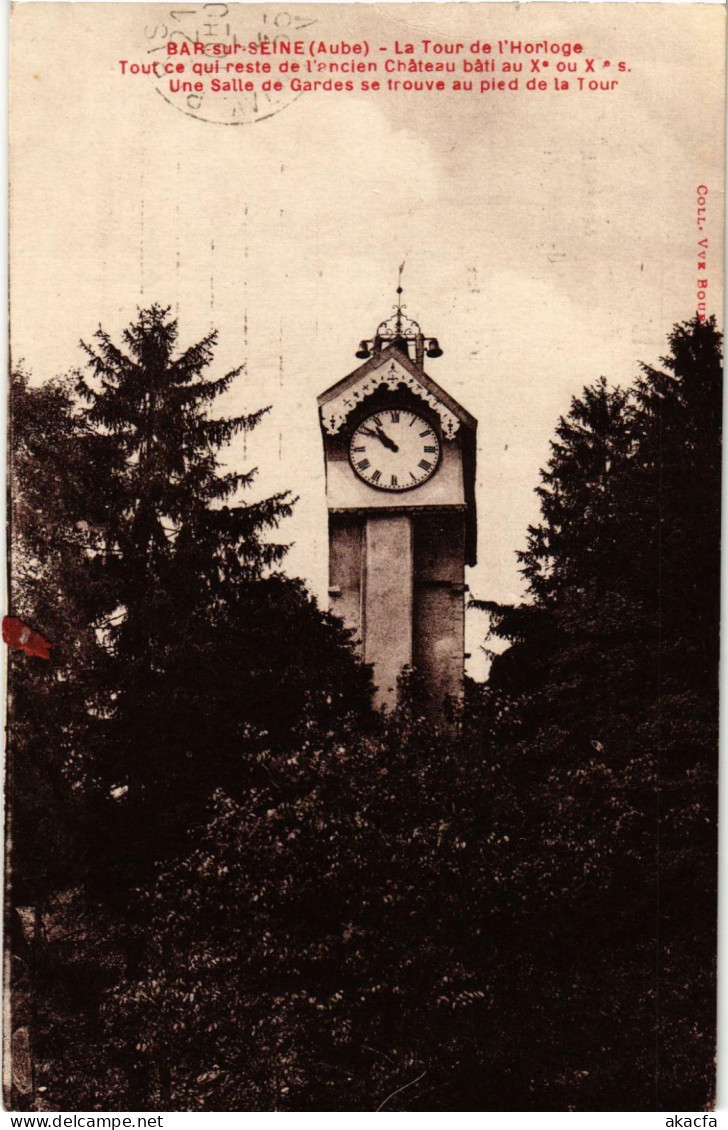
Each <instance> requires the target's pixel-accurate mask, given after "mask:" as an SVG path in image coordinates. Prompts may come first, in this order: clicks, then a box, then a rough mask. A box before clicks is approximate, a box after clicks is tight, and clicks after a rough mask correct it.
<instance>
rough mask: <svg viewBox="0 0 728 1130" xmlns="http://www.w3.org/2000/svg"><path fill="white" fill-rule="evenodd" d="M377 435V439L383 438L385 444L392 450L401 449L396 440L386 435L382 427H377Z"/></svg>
mask: <svg viewBox="0 0 728 1130" xmlns="http://www.w3.org/2000/svg"><path fill="white" fill-rule="evenodd" d="M376 435H377V439H379V440H381V442H382V443H383V444H384V446H385V447H388V448H389V450H390V451H399V447H398V446H397V444H396V443H395V442H394V440H391V439H390V438H389V436H388V435H385V434H384V432H383V431H382V429H381V428H377V431H376Z"/></svg>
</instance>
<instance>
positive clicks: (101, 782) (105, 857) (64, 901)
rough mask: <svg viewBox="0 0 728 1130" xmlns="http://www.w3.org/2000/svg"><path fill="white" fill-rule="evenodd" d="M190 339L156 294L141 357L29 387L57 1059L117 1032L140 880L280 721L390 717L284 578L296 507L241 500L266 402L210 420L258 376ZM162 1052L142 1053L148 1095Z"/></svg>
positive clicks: (33, 890) (26, 482)
mask: <svg viewBox="0 0 728 1130" xmlns="http://www.w3.org/2000/svg"><path fill="white" fill-rule="evenodd" d="M176 341H177V325H176V322H175V321H174V320H173V319H172V318H171V317H170V316H169V313H168V311H166V310H164V309H161V308H160V307H156V306H155V307H151V308H150V309H147V310H143V311H141V312H140V314H139V317H138V319H137V321H136V322H135V323H134V324H133V325H131V326H130V327H129V328H128V330H127V331H126V332H125V334H124V348H123V349H120V348H118V347H117V346H116V345H115V344H114V343H113V342H112V340H111V338H110V337H109V336H108V335H107V334H106V333H105V332H104V331H103V330H99V331H98V333H97V335H96V344H95V345H94V347H88V346H86V347H84V348H85V349H86V352H87V354H88V356H89V364H90V368H91V373H90V376H89V377H88V378H84V377H83V376H81V375H80V374H76V375H74V376H72V377H70V378H68V379H66V380H63V381H59V382H52V383H50V384H47V385H44V386H41V387H33V386H32V384H30V383H29V382H28V379H27V377H26V376H24V375H23V374H18V375H17V376H16V378H15V380H14V383H13V391H12V403H11V412H12V425H13V431H12V443H11V449H12V450H11V475H12V487H13V502H14V512H13V543H12V548H13V555H12V568H11V574H12V575H11V587H12V604H11V609H10V611H11V612H12V613H13V614H14V615H18V616H19V617H21V619H23V620H25V621H26V622H27V623H29V624H31V625H32V626H33V627H35V628H37V629H39V630H41V631H42V632H43V633H44V634H45V635H46V636H47V637H48V638H50V640H51V642H52V643H53V649H52V652H51V661H50V662H48V663H44V662H42V661H39V660H28V659H27V658H26V657H25V656H24V655H21V656H14V657H12V660H11V662H12V674H11V690H12V695H13V700H12V727H11V734H10V743H9V746H10V756H9V770H8V774H9V781H8V787H9V793H11V794H12V797H13V804H12V806H11V808H12V811H11V812H10V814H9V827H10V834H11V839H12V853H11V861H10V882H11V888H12V891H11V897H10V898H9V900H8V903H7V906H8V916H9V934H12V936H13V937H14V939H15V945H16V949H15V952H16V953H17V954H18V959H19V961H20V962H21V966H20V968H21V971H22V975H21V977H20V979H21V981H22V980H23V979H24V978H25V977H26V971H27V968H28V966H30V967H32V970H33V972H32V974H31V981H32V982H33V983H34V987H33V992H32V993H31V994H30V1004H28V1008H30V1009H31V1011H32V1009H33V1008H35V1009H36V1011H37V1009H38V1008H39V1007H40V1006H39V1004H38V1001H40V1000H42V1001H47V1002H48V1003H49V1006H51V1007H52V1008H53V1010H54V1011H53V1016H52V1017H51V1020H50V1021H49V1025H48V1028H47V1029H46V1030H45V1035H44V1036H41V1035H40V1033H41V1030H42V1025H40V1022H38V1024H35V1025H33V1028H34V1031H33V1041H34V1051H35V1054H36V1055H37V1056H41V1057H43V1056H44V1055H46V1053H48V1055H49V1057H50V1058H52V1055H51V1052H49V1051H48V1048H49V1047H50V1048H51V1049H52V1048H55V1047H57V1044H56V1042H55V1041H56V1040H57V1039H58V1038H59V1037H60V1038H61V1041H62V1042H63V1040H68V1039H71V1046H73V1043H74V1039H75V1037H73V1038H72V1035H71V1034H72V1033H74V1032H76V1031H78V1034H79V1037H80V1035H81V1033H83V1031H84V1030H86V1029H87V1030H88V1031H89V1032H91V1033H93V1032H95V1031H96V1028H95V1025H96V1021H97V1018H98V1015H99V1008H100V1000H101V997H100V994H101V993H102V992H103V991H104V989H105V988H108V985H109V983H110V982H111V983H113V979H114V977H115V976H118V973H119V968H123V969H125V970H127V971H128V970H129V969H132V968H133V967H134V963H135V961H136V960H137V958H136V948H135V944H134V939H133V936H132V935H131V933H130V929H129V925H130V919H129V913H130V904H129V899H130V898H132V897H133V894H132V889H133V885H134V884H135V883H139V882H143V881H144V878H145V876H146V875H148V874H149V873H150V870H151V869H152V868H153V867H154V865H155V861H156V860H157V859H162V858H164V856H165V854H166V853H167V854H169V853H173V852H175V851H179V850H180V848H181V846H182V845H184V844H185V843H186V842H187V837H188V835H189V832H190V829H191V828H192V827H193V826H194V825H195V823H196V822H199V821H203V822H204V821H205V820H206V819H208V809H209V804H210V798H211V796H212V794H213V792H214V790H215V789H218V788H220V787H222V786H224V787H226V788H227V789H228V790H229V792H230V795H231V796H236V795H237V794H238V793H241V794H243V795H245V794H246V792H247V791H248V790H249V789H250V788H251V786H252V783H253V782H254V781H255V778H256V774H257V773H258V769H257V768H256V763H255V755H256V753H257V751H258V750H259V749H260V748H261V745H262V744H264V743H265V740H266V738H267V736H268V735H269V734H270V735H274V736H275V739H276V740H277V741H278V742H279V743H280V744H281V745H282V746H285V745H286V744H291V743H294V742H295V741H297V740H298V739H299V736H300V734H301V733H302V732H307V731H310V728H311V726H313V725H314V721H313V719H314V718H315V725H316V726H318V727H320V728H321V730H322V732H324V733H325V732H326V731H327V728H334V729H335V728H336V727H337V726H340V725H342V724H344V723H343V720H344V719H345V718H346V716H347V715H348V714H349V713H350V712H351V711H357V712H359V714H360V715H362V716H363V719H364V721H365V720H366V712H367V710H368V709H369V678H368V672H367V670H366V669H365V668H363V667H362V665H361V664H360V663H359V662H358V661H357V659H356V657H355V654H354V650H353V646H352V643H351V640H350V637H349V634H348V633H347V632H346V631H345V630H344V629H343V628H342V627H341V625H340V624H339V622H338V621H337V620H335V619H334V618H332V617H330V616H328V615H326V614H322V613H321V612H320V611H319V609H318V608H317V606H316V604H315V601H314V600H313V599H312V598H311V597H310V596H309V595H308V594H307V593H306V591H305V589H304V587H303V585H302V584H301V583H300V582H297V581H295V580H290V579H288V578H285V577H283V576H282V575H280V574H278V573H277V572H276V566H277V564H278V562H279V561H280V560H281V558H282V556H283V554H284V552H285V547H284V546H283V545H280V544H279V543H278V542H277V541H276V540H275V537H274V533H275V529H276V526H277V524H278V522H279V521H280V520H281V519H282V518H283V517H285V516H286V515H288V514H289V513H290V511H291V506H292V502H293V500H292V499H291V498H290V496H289V495H275V496H273V497H269V498H265V497H264V498H262V499H260V500H259V501H247V502H244V501H240V500H239V492H240V491H242V490H245V488H247V487H249V486H250V485H251V484H252V481H253V476H254V472H249V473H245V474H230V473H228V474H226V473H224V471H223V468H222V467H221V465H220V462H219V455H218V452H219V449H220V448H221V446H222V445H225V444H226V443H228V442H230V441H232V440H234V437H235V436H236V435H238V434H239V433H240V432H242V431H246V430H250V429H251V428H253V427H255V425H256V423H257V422H258V420H259V419H260V417H261V415H262V413H261V412H256V413H253V414H250V415H246V416H239V417H236V418H234V419H224V418H218V417H214V416H212V415H211V413H210V411H209V410H210V407H211V406H212V405H213V404H214V402H215V400H216V398H217V397H218V396H220V395H221V394H222V393H224V392H225V391H226V390H227V389H228V388H229V387H230V385H231V383H232V381H233V380H234V378H235V377H236V376H237V375H238V371H235V372H233V373H229V374H227V376H225V377H222V378H220V379H217V380H211V379H209V378H208V376H207V374H206V371H205V370H206V369H207V366H208V365H209V363H210V362H211V361H212V352H213V346H214V342H215V335H214V334H211V335H208V337H207V338H205V339H204V340H203V341H202V342H200V343H198V344H197V345H195V346H192V347H191V348H189V349H187V350H184V351H182V352H181V353H178V352H177V351H176ZM79 394H80V396H81V398H82V402H81V404H79V399H78V398H79ZM81 895H82V897H81ZM79 899H80V901H79ZM68 906H72V907H73V917H74V918H75V923H74V925H73V926H71V925H70V923H69V921H68V918H69V914H70V912H69V911H68V909H67V908H68ZM23 907H27V909H28V913H26V911H25V910H24V909H23ZM29 915H30V917H29ZM33 918H34V920H35V924H33ZM100 923H103V925H100ZM41 938H43V939H44V940H45V941H47V942H48V943H49V944H48V945H47V946H43V945H41V944H40V939H41ZM54 938H58V939H61V940H60V941H59V946H58V947H56V946H55V945H54V944H50V943H51V942H52V940H53V939H54ZM71 939H72V940H71ZM109 946H111V950H110V954H111V956H109V955H108V954H107V950H108V948H109ZM26 959H27V960H26ZM119 962H120V963H121V965H119ZM26 996H27V994H26V995H24V992H23V993H19V994H16V997H15V1000H16V1004H17V1003H18V1002H19V1001H21V998H22V1002H23V1003H22V1007H21V1006H20V1005H19V1006H18V1007H17V1008H16V1010H15V1015H16V1025H17V1023H19V1022H20V1020H21V1019H23V1016H24V1015H25V1012H27V1011H28V1008H26V1004H27V1000H26ZM31 1005H32V1008H31ZM48 1041H50V1043H48ZM143 1066H144V1065H143V1064H141V1065H140V1064H139V1063H137V1062H136V1061H134V1057H131V1058H130V1056H129V1049H128V1048H127V1050H126V1052H125V1055H124V1057H122V1059H121V1061H120V1063H119V1065H118V1068H117V1069H118V1071H120V1072H121V1073H122V1075H123V1077H124V1080H125V1082H124V1086H125V1087H126V1088H127V1092H126V1094H127V1098H128V1097H129V1095H132V1094H134V1093H139V1090H140V1086H139V1079H140V1074H143ZM79 1071H80V1072H81V1073H83V1067H82V1066H79ZM72 1074H73V1072H72ZM22 1101H28V1100H22Z"/></svg>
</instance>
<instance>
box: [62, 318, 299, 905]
mask: <svg viewBox="0 0 728 1130" xmlns="http://www.w3.org/2000/svg"><path fill="white" fill-rule="evenodd" d="M177 337H178V327H177V322H176V320H175V319H173V318H172V317H171V316H170V313H169V310H168V309H164V308H162V307H160V306H151V307H149V308H148V309H145V310H142V311H141V312H140V314H139V317H138V318H137V320H136V321H135V322H134V323H133V324H132V325H130V326H129V327H128V328H127V329H126V330H125V331H124V334H123V345H124V346H125V349H121V348H119V347H118V346H117V345H115V344H114V342H113V341H112V339H111V337H110V336H109V335H108V334H107V333H106V332H105V331H104V330H103V329H99V330H98V332H97V333H96V335H95V344H94V345H87V344H85V343H82V345H83V348H84V349H85V351H86V353H87V355H88V359H89V360H88V364H89V368H90V370H91V375H90V376H89V377H88V378H86V377H79V379H78V381H77V390H78V392H79V394H80V395H81V397H82V398H83V400H84V402H85V407H84V409H83V410H82V411H81V413H80V426H81V427H82V428H83V429H86V430H87V431H88V432H89V433H90V434H92V435H93V436H94V437H95V440H96V442H97V443H98V444H99V445H100V446H101V449H102V451H103V452H104V456H105V464H104V466H105V470H106V475H105V482H104V491H105V496H106V498H107V499H108V503H109V505H108V508H107V510H106V512H105V514H104V515H103V517H102V518H101V519H100V521H99V528H98V531H97V532H98V536H99V541H100V549H99V568H100V570H101V572H102V573H103V576H104V582H105V584H106V586H107V589H108V591H109V592H110V593H112V594H113V607H111V608H109V609H108V612H107V615H106V617H105V619H104V620H103V622H101V623H100V624H99V625H98V628H99V630H100V632H101V633H102V635H103V637H104V639H105V643H106V646H107V649H108V651H109V654H110V655H111V657H112V659H113V671H112V673H111V677H110V678H109V680H108V681H107V683H106V688H105V690H106V700H105V702H104V703H103V704H101V705H100V706H99V713H100V714H101V715H102V716H103V718H104V722H105V725H104V735H103V739H102V740H101V741H100V742H99V743H97V745H96V748H95V750H94V751H93V768H92V770H91V772H92V775H93V778H94V780H95V784H96V789H97V798H98V802H99V805H100V810H101V812H102V813H104V815H103V817H102V819H101V820H100V828H104V829H105V830H106V835H107V845H106V850H105V851H102V852H101V854H100V859H101V860H102V861H104V867H105V868H108V866H109V865H110V861H112V860H113V862H114V871H115V878H116V880H117V881H122V885H123V875H124V874H128V875H129V876H130V877H131V876H133V875H134V873H135V868H136V866H137V864H138V863H141V861H143V860H145V859H146V860H147V861H148V860H149V859H150V856H153V855H154V854H155V853H156V852H158V851H160V850H163V848H164V844H165V836H166V835H167V834H169V835H170V836H171V837H172V839H174V837H175V836H179V834H180V832H181V827H182V826H183V825H184V816H185V815H186V813H187V806H188V804H189V801H190V799H191V798H190V796H189V795H185V796H179V795H178V793H177V792H176V789H177V787H178V786H180V787H181V786H182V782H185V783H186V784H185V786H184V787H185V788H187V790H188V793H189V790H190V789H191V788H192V785H191V783H190V777H191V773H190V767H189V766H188V765H187V764H186V763H185V760H186V758H187V755H188V753H189V750H187V749H185V748H180V746H179V745H178V744H177V743H175V742H174V741H172V740H170V732H171V730H172V729H173V724H174V709H173V702H174V697H173V695H172V694H171V693H170V687H169V684H168V674H169V670H170V665H171V663H172V662H173V660H174V658H175V656H177V655H178V654H179V653H180V652H184V651H185V649H188V648H191V647H193V645H194V643H195V641H196V639H197V638H198V634H199V632H200V630H201V629H202V627H204V625H205V624H207V623H208V622H209V620H210V618H211V617H214V616H216V615H219V614H220V613H221V610H222V613H223V614H224V610H225V609H226V608H227V607H228V606H229V604H230V603H231V602H234V600H235V599H236V597H237V590H238V588H239V586H240V585H241V584H244V583H249V582H252V581H257V580H260V579H261V578H262V577H263V575H264V573H265V572H266V570H267V569H268V568H269V567H270V566H274V565H275V564H276V563H277V562H279V561H280V560H281V558H282V557H283V555H284V553H285V546H283V545H281V544H279V543H277V542H275V541H268V540H266V536H265V535H266V532H268V531H271V530H274V529H275V527H276V526H277V524H278V522H279V521H280V520H281V519H282V518H283V517H286V516H287V515H289V514H290V513H291V508H292V499H291V497H290V495H288V494H277V495H274V496H272V497H269V498H264V499H263V500H261V501H257V502H250V503H247V504H246V503H243V502H240V501H236V498H237V497H238V496H239V494H240V492H241V491H242V490H244V489H245V488H247V487H249V486H250V485H251V483H252V482H253V479H254V475H255V472H254V471H246V472H227V473H222V471H221V465H220V462H219V457H218V451H219V449H220V448H221V446H223V445H225V444H228V443H230V442H231V441H232V440H233V439H234V438H235V437H236V436H237V435H239V434H241V433H243V432H247V431H250V430H252V429H253V428H254V427H255V426H256V425H257V424H258V422H259V421H260V419H261V418H262V416H263V414H264V412H265V411H266V409H261V410H258V411H256V412H253V413H250V414H247V415H240V416H236V417H233V418H218V417H215V416H213V415H211V414H210V409H211V407H212V405H213V404H214V402H215V401H216V400H217V398H218V397H220V396H221V395H223V394H224V393H225V392H226V391H227V390H228V389H229V388H230V386H231V384H232V382H233V381H234V380H235V379H236V377H238V376H239V374H240V373H241V371H242V370H241V369H240V368H239V369H235V370H233V371H232V372H229V373H227V374H226V375H224V376H222V377H219V378H217V379H210V378H209V377H208V375H207V373H206V372H205V370H206V369H207V368H208V366H209V365H210V363H211V362H212V359H213V350H214V345H215V342H216V340H217V334H216V332H214V331H213V332H212V333H210V334H208V335H207V336H206V337H205V338H203V339H202V340H201V341H199V342H198V343H196V344H195V345H192V346H190V347H189V348H187V349H185V350H183V351H182V352H181V353H179V354H177V353H176V346H177ZM176 693H177V695H178V696H180V695H183V694H184V688H182V687H177V688H176ZM203 724H204V718H200V719H199V720H198V725H200V726H201V725H203ZM207 756H208V757H209V752H208V754H207ZM110 796H111V797H112V800H110V799H109V798H110ZM114 797H115V798H116V799H115V800H114V799H113V798H114ZM165 828H166V831H165ZM122 845H123V847H122ZM105 881H108V880H105Z"/></svg>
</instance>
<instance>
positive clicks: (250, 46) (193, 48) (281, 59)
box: [144, 0, 318, 126]
mask: <svg viewBox="0 0 728 1130" xmlns="http://www.w3.org/2000/svg"><path fill="white" fill-rule="evenodd" d="M317 22H318V21H317V19H316V18H315V17H314V16H313V15H310V14H308V13H307V12H306V10H305V9H304V7H303V5H299V4H293V5H291V7H290V8H283V7H282V6H279V5H274V6H271V7H268V6H264V5H260V7H258V5H247V4H246V5H239V4H223V3H213V4H199V5H194V4H190V5H185V4H184V3H182V2H181V0H180V4H179V7H176V8H170V9H163V10H162V11H161V14H160V16H159V18H158V19H157V20H155V21H154V22H149V23H148V24H147V25H146V26H145V28H144V38H145V41H146V45H147V54H148V56H149V58H150V61H151V62H152V63H153V64H154V73H153V75H152V81H153V82H154V86H155V89H156V91H157V93H158V94H159V95H160V96H161V97H162V98H163V99H164V100H165V102H168V103H169V105H170V106H173V107H174V108H175V109H176V110H179V111H180V113H183V114H186V115H187V116H188V117H190V118H197V119H198V120H199V121H202V122H213V123H215V124H217V125H225V126H240V125H248V124H250V123H251V122H261V121H264V120H265V119H266V118H270V117H272V116H273V115H274V114H277V113H279V112H280V111H281V110H282V109H284V108H285V107H286V106H289V105H290V104H291V103H292V102H295V101H296V100H297V99H298V98H300V97H301V94H300V93H298V92H294V91H292V90H291V89H290V85H289V83H288V82H287V81H286V74H285V73H282V72H281V69H280V68H281V67H282V69H283V72H285V70H286V63H288V61H289V59H290V58H291V57H292V56H294V55H296V54H304V53H307V47H308V42H309V40H310V37H311V34H312V31H313V29H314V27H315V25H316V24H317Z"/></svg>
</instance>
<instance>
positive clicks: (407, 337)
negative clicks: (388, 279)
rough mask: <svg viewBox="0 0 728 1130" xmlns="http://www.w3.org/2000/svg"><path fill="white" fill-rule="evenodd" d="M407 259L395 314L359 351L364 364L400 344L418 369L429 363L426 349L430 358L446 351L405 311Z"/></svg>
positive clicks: (400, 270)
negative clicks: (404, 295) (388, 347)
mask: <svg viewBox="0 0 728 1130" xmlns="http://www.w3.org/2000/svg"><path fill="white" fill-rule="evenodd" d="M404 262H405V261H404V260H403V261H402V262H401V263H400V265H399V276H398V279H397V302H396V304H395V307H394V313H393V314H390V316H389V317H388V318H385V319H384V321H383V322H380V323H379V325H378V326H377V332H376V333H375V334H374V337H373V338H371V339H367V338H365V339H364V340H363V341H361V342H360V343H359V348H358V349H357V351H356V356H357V357H359V358H360V359H361V360H362V361H366V360H367V359H368V358H369V357H371V356H372V354H374V356H375V357H376V356H378V355H379V354H380V353H381V352H382V349H383V348H384V347H385V346H387V345H396V346H397V347H398V348H399V349H400V350H401V351H402V352H403V353H405V354H406V355H407V356H408V357H409V358H410V360H413V361H414V362H415V364H416V365H417V366H418V368H420V369H421V368H422V367H423V365H424V360H425V349H426V350H427V356H428V357H433V358H434V357H442V350H441V349H440V345H439V342H438V340H437V338H436V337H431V338H426V337H425V335H424V334H423V332H422V329H421V328H420V324H419V322H416V321H415V319H414V318H410V317H409V315H408V314H405V313H404V311H405V310H406V309H407V307H406V306H405V305H404V304H403V302H402V293H403V288H402V272H403V271H404ZM410 346H412V347H413V349H414V356H412V353H411V350H410Z"/></svg>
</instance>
